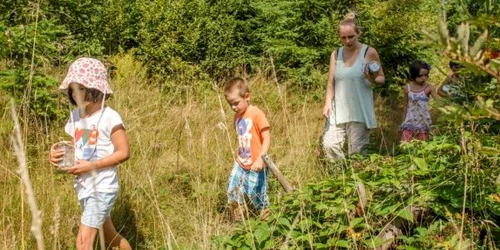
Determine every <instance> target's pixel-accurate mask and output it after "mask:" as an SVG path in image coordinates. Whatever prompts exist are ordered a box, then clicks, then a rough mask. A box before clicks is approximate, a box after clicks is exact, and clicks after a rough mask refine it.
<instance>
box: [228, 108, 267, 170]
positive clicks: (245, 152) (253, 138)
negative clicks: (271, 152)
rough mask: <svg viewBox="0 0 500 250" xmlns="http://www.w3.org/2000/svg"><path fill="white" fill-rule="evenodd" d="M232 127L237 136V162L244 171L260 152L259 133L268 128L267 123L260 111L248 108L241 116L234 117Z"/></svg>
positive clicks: (260, 141) (260, 136) (260, 138)
mask: <svg viewBox="0 0 500 250" xmlns="http://www.w3.org/2000/svg"><path fill="white" fill-rule="evenodd" d="M234 126H235V128H236V134H237V135H238V150H237V152H236V157H237V159H236V160H237V161H238V163H239V164H240V166H241V167H243V168H244V169H250V168H251V166H252V163H254V162H255V161H256V160H257V159H258V157H260V153H261V150H262V141H263V139H262V134H261V131H262V130H263V129H265V128H269V122H268V121H267V118H266V115H265V114H264V112H262V110H260V109H259V108H257V107H255V106H252V105H250V106H248V108H247V110H246V111H245V113H244V114H243V115H241V116H238V115H235V116H234Z"/></svg>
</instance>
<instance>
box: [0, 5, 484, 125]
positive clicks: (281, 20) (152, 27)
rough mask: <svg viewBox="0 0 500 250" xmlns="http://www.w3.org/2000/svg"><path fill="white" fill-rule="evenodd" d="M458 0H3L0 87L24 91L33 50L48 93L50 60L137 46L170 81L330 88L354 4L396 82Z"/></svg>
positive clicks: (155, 73)
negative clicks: (239, 79)
mask: <svg viewBox="0 0 500 250" xmlns="http://www.w3.org/2000/svg"><path fill="white" fill-rule="evenodd" d="M458 2H459V1H446V4H444V5H439V3H437V2H436V1H433V0H417V1H409V0H404V1H397V0H387V1H380V0H363V1H346V0H333V1H326V0H297V1H288V0H280V1H270V0H256V1H249V0H229V1H217V0H194V1H185V0H174V1H143V0H133V1H129V0H113V1H109V0H107V1H91V0H87V1H73V0H51V1H28V0H21V1H17V0H16V1H14V0H5V1H2V2H1V3H0V13H2V14H0V60H2V62H3V65H2V67H1V68H0V70H1V72H0V77H2V79H3V80H2V82H3V83H2V84H1V85H0V86H1V87H0V88H1V89H3V90H5V91H6V92H7V93H14V95H15V96H16V97H18V98H19V96H20V95H21V94H22V93H21V92H22V90H23V89H24V85H25V84H24V82H26V81H25V80H27V77H28V76H29V74H28V73H27V70H28V69H29V68H30V63H31V59H32V56H33V59H34V66H35V67H34V68H35V70H36V74H35V75H36V76H39V77H38V78H36V79H35V80H34V83H33V85H34V86H35V88H37V89H39V90H43V91H41V92H40V91H39V92H37V94H38V95H40V94H41V93H45V92H46V89H47V88H51V87H53V86H54V85H56V83H55V82H54V81H55V80H54V79H53V78H51V77H50V76H48V75H47V68H50V67H52V66H59V65H63V66H65V65H67V64H68V63H69V62H70V61H72V60H73V59H74V58H75V57H78V56H94V57H101V58H102V57H107V56H110V55H113V54H116V53H117V52H119V51H120V50H125V51H127V50H130V49H135V52H134V53H135V55H136V56H137V58H139V59H140V60H141V61H143V62H144V64H145V65H146V66H147V68H148V70H149V74H150V76H152V77H153V78H154V79H156V80H157V81H158V83H159V84H160V85H161V86H163V87H165V88H167V89H168V88H173V87H175V86H176V85H179V84H183V85H189V84H190V83H189V82H193V80H206V81H211V80H219V79H221V78H224V77H226V76H227V75H230V74H232V73H233V72H234V71H235V70H236V71H240V72H241V71H245V72H246V73H250V74H252V73H256V72H264V73H265V74H271V72H273V71H272V70H271V69H273V70H274V72H275V73H276V76H277V77H278V79H280V80H287V81H290V82H291V83H292V86H293V87H297V88H299V89H318V88H323V85H324V82H325V73H326V71H327V70H328V61H329V60H328V58H329V54H330V53H331V51H332V50H333V49H334V48H336V47H338V46H339V45H340V43H339V39H338V38H337V23H338V21H339V20H340V19H341V18H342V16H343V15H344V14H346V13H347V11H348V10H355V11H356V12H357V14H358V17H359V20H360V24H361V26H362V27H363V32H364V33H363V35H362V38H361V39H362V41H363V42H366V43H368V44H371V45H372V46H374V47H376V48H377V49H378V50H379V52H380V54H381V55H382V56H381V58H382V61H383V64H384V67H385V69H386V73H387V75H388V76H389V82H398V81H401V79H402V78H404V72H405V70H406V68H407V65H408V62H410V61H412V60H414V59H415V58H421V59H424V60H428V61H430V62H432V63H434V62H438V60H439V59H438V58H437V57H436V56H435V53H434V51H433V49H432V47H422V46H421V45H420V44H418V43H416V41H417V40H419V39H421V38H422V35H421V33H420V30H421V29H424V28H428V29H432V28H433V27H435V24H436V23H437V22H438V20H439V14H440V11H441V10H442V9H443V8H447V9H450V11H455V12H457V13H458V12H460V13H461V14H460V15H461V16H460V18H457V22H458V21H460V20H463V18H464V17H467V15H468V14H464V12H463V11H461V10H460V8H459V7H454V4H456V3H458ZM471 2H477V1H471ZM450 11H448V12H450ZM35 31H36V37H35ZM35 39H36V46H35V48H36V49H35V51H34V55H32V53H33V51H32V48H33V43H34V40H35ZM14 83H15V84H14ZM13 90H14V91H13ZM40 98H43V99H50V98H49V96H38V97H37V99H38V100H40ZM45 103H47V105H49V103H50V102H45ZM47 107H48V106H47ZM47 107H32V108H37V109H39V110H38V111H41V110H50V109H48V108H47ZM47 115H49V116H53V115H55V114H53V113H50V112H49V113H47Z"/></svg>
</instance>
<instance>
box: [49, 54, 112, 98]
mask: <svg viewBox="0 0 500 250" xmlns="http://www.w3.org/2000/svg"><path fill="white" fill-rule="evenodd" d="M71 83H79V84H81V85H83V86H84V87H85V88H93V89H97V90H99V91H101V92H102V93H104V94H112V93H113V91H111V87H110V86H109V83H108V71H107V70H106V66H104V64H102V62H100V61H99V60H97V59H94V58H89V57H82V58H79V59H77V60H76V61H74V62H73V63H72V64H71V66H69V70H68V74H67V75H66V77H65V78H64V80H63V82H62V83H61V85H60V86H59V89H60V90H63V91H67V90H68V88H69V85H70V84H71Z"/></svg>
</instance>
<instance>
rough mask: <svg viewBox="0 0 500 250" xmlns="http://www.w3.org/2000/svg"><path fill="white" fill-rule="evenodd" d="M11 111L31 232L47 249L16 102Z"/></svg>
mask: <svg viewBox="0 0 500 250" xmlns="http://www.w3.org/2000/svg"><path fill="white" fill-rule="evenodd" d="M10 110H11V113H12V120H13V121H14V135H13V136H12V137H11V141H12V145H13V147H14V151H15V154H16V157H17V160H18V163H19V169H18V173H19V175H20V176H21V181H22V183H23V184H24V188H25V191H26V196H27V197H28V205H29V207H30V210H31V215H32V217H33V218H32V222H31V232H32V233H33V236H35V239H36V243H37V246H38V249H45V247H44V243H43V234H42V214H41V212H40V210H38V206H37V204H36V198H35V194H34V192H33V187H32V186H31V181H30V177H29V174H28V166H27V164H26V154H25V153H24V143H23V140H22V136H21V126H20V125H19V119H18V116H17V113H16V109H15V106H14V101H11V105H10Z"/></svg>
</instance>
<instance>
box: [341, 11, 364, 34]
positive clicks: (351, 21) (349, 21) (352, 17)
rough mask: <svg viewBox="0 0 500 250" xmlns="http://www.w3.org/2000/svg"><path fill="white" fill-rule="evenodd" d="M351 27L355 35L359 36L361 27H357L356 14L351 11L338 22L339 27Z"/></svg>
mask: <svg viewBox="0 0 500 250" xmlns="http://www.w3.org/2000/svg"><path fill="white" fill-rule="evenodd" d="M346 25H352V27H354V31H356V33H357V34H361V27H360V26H359V25H358V19H357V18H356V13H355V12H353V11H349V12H348V13H347V14H346V15H345V16H344V18H343V19H342V20H341V21H340V22H339V28H340V26H346Z"/></svg>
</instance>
